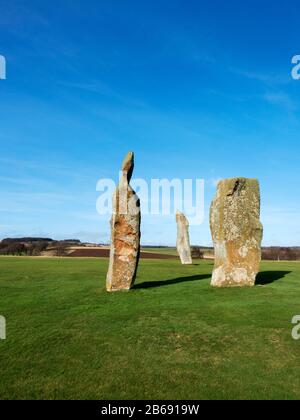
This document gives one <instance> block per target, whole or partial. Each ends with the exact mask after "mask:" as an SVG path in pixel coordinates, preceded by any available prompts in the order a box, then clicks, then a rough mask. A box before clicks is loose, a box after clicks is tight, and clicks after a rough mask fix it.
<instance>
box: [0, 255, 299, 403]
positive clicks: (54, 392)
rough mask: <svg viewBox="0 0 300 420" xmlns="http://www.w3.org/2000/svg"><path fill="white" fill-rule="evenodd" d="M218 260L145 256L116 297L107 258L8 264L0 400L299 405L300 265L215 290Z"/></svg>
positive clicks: (277, 267) (4, 266) (267, 270)
mask: <svg viewBox="0 0 300 420" xmlns="http://www.w3.org/2000/svg"><path fill="white" fill-rule="evenodd" d="M212 264H213V263H212V262H211V261H203V260H201V261H195V264H194V265H192V266H182V265H181V264H180V262H179V261H178V260H177V259H176V260H175V259H174V260H173V259H168V260H151V259H146V260H141V263H140V267H139V272H138V278H137V282H136V287H135V289H134V290H132V291H130V292H125V293H116V294H108V293H106V291H105V276H106V271H107V266H108V260H107V259H105V258H103V259H101V258H99V259H98V258H95V259H94V258H86V259H85V258H78V259H77V258H28V257H27V258H26V257H25V258H22V257H21V258H14V257H2V258H0V315H2V316H5V317H6V321H7V339H6V340H5V341H4V340H2V341H1V340H0V364H1V381H0V398H1V399H16V398H21V399H29V398H30V399H41V398H46V399H75V398H79V399H211V398H214V399H215V398H218V399H219V398H220V399H229V398H234V399H250V398H263V399H265V398H270V399H299V398H300V341H295V340H293V339H292V336H291V331H292V327H293V326H292V324H291V320H292V317H293V316H294V315H300V264H299V263H275V262H271V263H262V266H261V271H262V273H261V275H260V276H259V278H258V285H257V286H256V287H254V288H245V289H213V288H211V287H210V276H211V271H212V268H213V265H212Z"/></svg>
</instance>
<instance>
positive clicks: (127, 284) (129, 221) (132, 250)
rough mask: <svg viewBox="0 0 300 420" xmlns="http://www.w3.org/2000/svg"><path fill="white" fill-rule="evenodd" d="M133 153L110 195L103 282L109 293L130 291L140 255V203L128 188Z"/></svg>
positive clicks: (129, 156) (126, 160)
mask: <svg viewBox="0 0 300 420" xmlns="http://www.w3.org/2000/svg"><path fill="white" fill-rule="evenodd" d="M133 168H134V154H133V153H132V152H130V153H128V155H127V156H126V157H125V159H124V162H123V165H122V177H121V180H120V183H119V186H118V187H117V189H116V191H115V193H114V196H113V215H112V218H111V249H110V261H109V269H108V273H107V279H106V289H107V291H108V292H114V291H120V290H129V289H130V288H131V287H132V286H133V285H134V281H135V277H136V272H137V267H138V262H139V256H140V236H141V234H140V225H141V212H140V201H139V198H138V196H137V194H136V193H135V192H134V191H133V189H132V188H131V186H130V185H129V183H130V179H131V177H132V173H133Z"/></svg>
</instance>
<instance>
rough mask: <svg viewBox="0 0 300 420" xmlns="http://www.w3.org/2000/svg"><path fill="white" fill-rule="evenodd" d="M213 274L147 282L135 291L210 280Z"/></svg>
mask: <svg viewBox="0 0 300 420" xmlns="http://www.w3.org/2000/svg"><path fill="white" fill-rule="evenodd" d="M210 278H211V274H200V275H195V276H188V277H178V278H176V279H170V280H159V281H146V282H144V283H140V284H136V285H135V286H134V287H133V289H151V288H153V287H162V286H171V285H173V284H178V283H185V282H188V281H197V280H205V279H210Z"/></svg>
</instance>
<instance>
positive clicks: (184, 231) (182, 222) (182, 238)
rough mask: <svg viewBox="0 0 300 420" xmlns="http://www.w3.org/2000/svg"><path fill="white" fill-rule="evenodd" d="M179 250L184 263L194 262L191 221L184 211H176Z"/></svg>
mask: <svg viewBox="0 0 300 420" xmlns="http://www.w3.org/2000/svg"><path fill="white" fill-rule="evenodd" d="M176 222H177V252H178V254H179V257H180V260H181V263H182V264H192V263H193V261H192V256H191V245H190V235H189V222H188V220H187V218H186V217H185V215H184V214H183V213H180V212H177V213H176Z"/></svg>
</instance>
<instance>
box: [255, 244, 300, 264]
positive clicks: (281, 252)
mask: <svg viewBox="0 0 300 420" xmlns="http://www.w3.org/2000/svg"><path fill="white" fill-rule="evenodd" d="M262 259H263V260H271V261H297V260H300V248H297V247H294V248H293V247H290V248H287V247H265V248H263V249H262Z"/></svg>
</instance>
